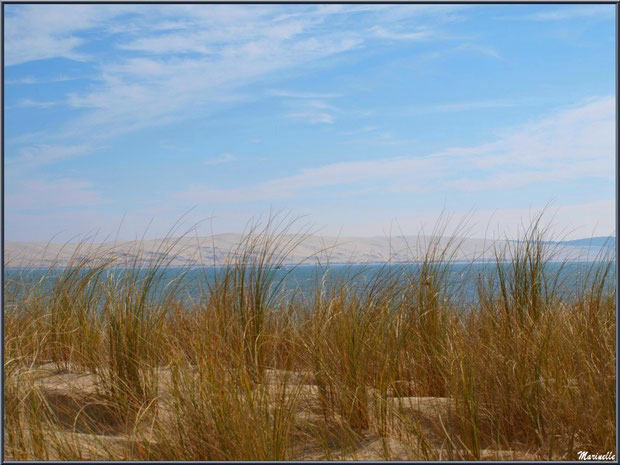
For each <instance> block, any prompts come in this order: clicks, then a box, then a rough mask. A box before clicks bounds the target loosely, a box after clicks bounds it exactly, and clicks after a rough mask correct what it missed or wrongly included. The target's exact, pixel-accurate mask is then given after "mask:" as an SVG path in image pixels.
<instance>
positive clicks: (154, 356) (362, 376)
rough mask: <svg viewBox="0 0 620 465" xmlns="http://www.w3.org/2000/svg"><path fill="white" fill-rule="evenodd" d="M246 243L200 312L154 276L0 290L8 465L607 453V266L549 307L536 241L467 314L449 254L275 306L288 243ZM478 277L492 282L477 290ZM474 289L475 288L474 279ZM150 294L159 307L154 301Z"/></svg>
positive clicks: (440, 252) (546, 251)
mask: <svg viewBox="0 0 620 465" xmlns="http://www.w3.org/2000/svg"><path fill="white" fill-rule="evenodd" d="M288 227H290V226H285V227H283V225H282V224H281V223H277V222H274V221H270V222H268V224H267V225H266V226H265V227H264V228H263V229H259V228H258V227H253V228H251V229H250V231H249V232H248V234H247V236H246V239H245V241H244V242H243V244H242V245H241V246H240V248H239V249H238V250H236V251H233V253H231V256H230V259H229V263H228V265H227V266H224V267H222V269H221V271H220V273H219V274H218V276H217V279H216V280H215V281H214V282H209V283H207V282H206V281H205V282H203V283H202V284H203V286H204V287H203V289H202V293H201V297H200V298H199V299H197V300H192V301H190V300H187V299H184V298H183V294H182V286H183V279H182V277H180V278H177V279H176V280H174V281H173V282H170V283H167V282H164V281H162V280H163V279H164V271H165V267H166V264H167V263H168V262H167V260H168V258H169V253H167V251H169V250H170V249H169V248H170V247H171V243H170V241H168V242H165V244H167V245H166V246H162V250H161V252H162V253H161V254H159V255H158V257H159V258H158V259H156V261H155V262H152V263H150V264H149V265H148V266H141V265H140V264H139V262H138V261H137V259H136V260H135V261H134V262H132V263H125V264H123V265H124V269H123V272H122V273H120V274H119V273H113V272H109V271H110V270H111V268H113V267H114V266H118V265H119V263H118V262H117V261H112V260H110V261H107V262H101V261H97V262H95V261H93V262H89V261H88V260H81V261H75V262H73V263H71V264H70V266H68V267H66V268H65V269H63V270H62V271H61V272H60V274H59V275H58V273H57V272H56V276H54V273H55V272H54V271H53V270H50V271H49V272H48V276H47V278H53V279H47V278H44V279H42V280H41V281H39V282H38V283H31V282H26V281H16V280H12V281H7V282H6V283H5V288H4V297H5V316H4V325H5V326H4V327H5V360H4V375H5V399H4V401H5V416H4V422H5V423H4V425H5V437H4V440H5V454H6V457H5V458H6V459H11V460H46V459H65V460H81V459H108V460H321V459H326V460H331V459H338V460H347V459H352V460H355V459H357V460H377V459H379V460H380V459H388V460H389V459H400V460H439V459H443V460H446V459H448V460H481V459H491V460H519V459H522V460H523V459H524V460H532V459H539V460H545V459H556V460H557V459H564V460H567V459H576V458H577V452H578V451H580V450H586V451H589V452H590V453H596V454H605V453H607V452H609V451H611V452H612V453H614V454H615V453H616V451H615V443H616V424H615V413H616V397H615V392H616V391H615V385H616V371H615V365H616V347H615V334H616V323H615V321H616V313H615V311H616V308H615V299H616V288H615V257H610V256H607V257H601V261H600V263H599V265H597V266H592V267H591V268H590V269H589V279H588V280H584V285H583V286H582V287H581V288H580V289H577V290H574V291H573V292H564V291H562V288H561V283H558V282H556V277H557V276H556V275H555V274H554V273H552V272H550V271H549V270H548V264H549V260H550V259H551V258H552V252H553V250H552V249H550V248H549V246H548V245H546V244H545V243H544V242H543V238H544V230H541V228H539V225H538V222H535V223H534V224H533V226H532V227H531V228H530V229H529V230H527V231H525V233H524V237H523V240H522V241H519V242H514V243H512V245H511V247H510V248H509V249H507V250H502V251H499V250H498V251H496V256H497V262H496V263H495V264H492V267H494V269H495V271H496V273H495V274H490V273H489V274H488V275H487V277H486V278H484V279H482V278H479V279H478V280H477V282H476V283H475V285H476V286H477V300H476V301H469V300H465V299H463V297H462V295H461V294H459V293H458V292H457V291H455V290H454V286H451V285H449V283H448V281H447V280H448V279H449V268H450V266H451V260H450V259H451V257H452V253H453V252H454V251H455V250H456V248H457V247H458V245H459V244H458V242H457V241H456V240H453V241H449V242H448V243H447V245H444V246H442V247H440V246H439V241H438V240H437V238H438V237H439V235H440V234H439V233H440V232H441V231H435V234H434V236H433V237H434V238H435V239H434V240H431V242H430V243H428V244H426V254H425V258H424V259H423V260H422V262H421V263H420V264H419V266H418V267H416V268H414V269H412V268H407V269H401V268H399V267H397V266H386V267H385V268H384V269H383V271H382V272H381V273H378V274H376V276H375V277H374V278H373V279H371V280H370V282H362V281H360V280H357V279H355V276H354V275H352V274H351V275H349V276H347V277H343V278H341V279H340V280H339V281H336V282H332V283H331V284H329V285H328V284H327V283H326V282H320V281H317V283H316V288H315V292H314V295H313V296H311V297H305V298H303V297H300V296H298V298H297V299H295V300H294V301H291V300H290V299H286V298H284V297H282V296H281V294H279V293H278V292H277V291H278V288H279V286H280V285H281V284H282V283H281V281H278V280H276V276H277V274H276V273H275V270H276V269H277V266H278V265H279V264H280V263H282V260H283V259H284V258H285V257H286V255H287V254H289V253H290V252H291V251H292V250H293V249H294V247H295V245H296V244H297V243H298V241H300V240H301V238H302V237H303V236H299V235H298V236H291V235H289V234H287V233H288V232H289V230H288ZM493 276H494V277H493ZM472 279H473V278H472ZM162 289H163V291H162Z"/></svg>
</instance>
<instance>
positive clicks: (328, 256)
mask: <svg viewBox="0 0 620 465" xmlns="http://www.w3.org/2000/svg"><path fill="white" fill-rule="evenodd" d="M242 239H243V237H242V235H240V234H218V235H214V236H212V237H184V238H179V239H162V240H146V241H130V242H119V243H117V244H114V243H112V242H106V243H94V242H91V243H82V244H78V243H66V244H59V243H40V242H6V243H5V265H6V266H9V267H48V266H58V267H63V266H66V265H67V264H68V263H69V262H70V261H71V259H72V258H73V259H78V260H79V259H80V258H83V257H87V256H91V257H92V256H95V257H98V258H102V259H105V258H110V257H116V258H118V259H120V262H119V265H122V264H123V262H124V261H127V262H131V261H133V260H134V259H136V258H138V261H139V262H140V263H141V264H146V263H149V262H151V261H152V260H154V259H157V258H158V257H161V256H163V255H164V254H168V256H169V257H173V258H172V259H171V261H170V262H169V263H167V264H168V266H197V265H222V264H224V263H225V262H226V260H227V258H229V257H231V256H232V255H233V254H234V253H235V251H236V250H237V249H238V248H239V247H240V245H242ZM280 240H283V242H287V241H291V243H294V244H295V247H294V248H292V250H291V252H290V253H289V254H288V255H287V257H286V258H284V259H283V262H282V263H284V264H291V263H301V262H304V263H311V264H312V263H317V261H320V262H321V263H325V262H327V261H328V260H329V262H331V263H373V262H386V261H390V260H391V261H395V262H402V261H409V260H416V259H419V258H421V257H423V256H424V251H425V249H426V248H427V246H428V245H429V244H430V243H431V239H430V238H429V237H428V236H408V237H393V238H387V237H334V236H305V237H302V236H293V235H290V236H285V237H284V238H281V239H280ZM448 242H449V239H448V238H440V239H439V246H440V247H444V246H445V245H446V244H448ZM454 244H455V245H456V247H454V250H455V252H454V255H453V256H452V257H450V258H451V259H453V260H467V261H469V260H474V261H479V260H488V259H492V258H493V257H494V253H493V251H494V249H497V250H502V249H503V248H505V247H506V246H507V245H509V244H508V243H507V242H506V241H493V240H484V239H457V240H456V241H455V242H454ZM600 251H601V248H600V247H586V246H574V245H559V246H554V247H553V258H554V259H557V260H565V259H569V260H588V259H594V258H596V256H597V254H598V253H599V252H600Z"/></svg>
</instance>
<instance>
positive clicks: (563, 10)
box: [498, 5, 614, 21]
mask: <svg viewBox="0 0 620 465" xmlns="http://www.w3.org/2000/svg"><path fill="white" fill-rule="evenodd" d="M545 7H546V8H545V9H546V10H547V11H540V12H538V13H532V14H529V15H515V16H502V17H501V18H498V19H516V20H527V21H565V20H570V19H585V18H592V19H607V20H613V19H614V7H613V6H612V5H574V6H573V5H563V6H562V7H560V8H553V7H550V6H548V5H545Z"/></svg>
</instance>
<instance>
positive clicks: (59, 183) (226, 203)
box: [3, 4, 616, 242]
mask: <svg viewBox="0 0 620 465" xmlns="http://www.w3.org/2000/svg"><path fill="white" fill-rule="evenodd" d="M614 15H615V11H614V5H525V4H522V5H309V4H307V5H156V4H150V5H149V4H144V5H139V4H138V5H135V4H134V5H130V4H121V5H94V4H92V5H43V4H38V5H17V4H5V19H4V21H5V22H4V29H3V30H4V41H5V42H4V92H5V94H4V97H5V100H4V116H5V120H4V125H5V126H4V129H5V133H4V134H5V138H4V147H3V149H4V170H5V171H4V183H5V184H4V189H5V191H4V193H5V196H4V208H5V224H4V232H5V240H9V241H49V240H52V239H53V241H54V242H59V241H68V240H73V239H75V238H76V237H77V238H79V237H84V236H85V235H96V236H97V237H100V238H102V239H104V238H106V237H109V236H110V235H114V236H118V237H119V238H121V239H125V240H131V239H135V238H140V237H142V236H143V235H145V237H149V238H157V237H162V236H164V235H166V234H168V233H169V232H170V229H171V227H173V225H175V222H177V221H179V220H180V224H177V229H176V230H175V231H181V229H183V231H186V230H187V229H188V228H190V227H191V226H192V225H195V224H198V229H197V232H196V233H198V234H201V235H204V234H211V233H224V232H241V231H243V230H244V228H245V227H246V226H247V224H248V222H249V221H251V220H252V219H257V218H263V219H264V218H266V217H268V216H269V214H270V212H285V213H287V214H288V215H289V216H290V217H294V218H297V217H300V220H299V221H298V224H300V223H299V222H301V224H304V225H310V226H311V228H312V230H313V231H314V232H316V233H318V234H323V235H338V234H339V235H341V236H385V235H395V234H396V235H401V234H406V235H409V234H417V233H419V232H421V231H428V230H430V229H432V226H433V224H435V223H436V221H437V219H438V218H439V217H440V216H441V214H442V212H443V216H444V218H445V217H449V218H451V221H450V225H456V224H457V223H458V224H460V222H461V221H462V220H463V219H465V220H466V222H467V225H468V234H469V235H470V236H473V237H489V236H492V235H501V236H503V235H506V236H509V237H511V235H514V234H518V231H519V230H520V225H521V224H523V223H528V221H529V220H530V219H531V218H532V217H533V216H535V215H537V214H538V213H539V212H540V211H541V210H542V209H544V208H546V210H545V211H546V213H545V217H544V218H545V221H546V222H548V223H549V224H550V226H551V232H552V234H553V235H554V237H557V238H567V239H570V238H580V237H590V236H593V235H594V236H597V235H609V234H614V233H615V201H614V198H615V169H616V165H615V99H616V95H615V33H616V32H615V20H614ZM450 227H451V226H450ZM179 228H180V229H179ZM184 228H185V229H184Z"/></svg>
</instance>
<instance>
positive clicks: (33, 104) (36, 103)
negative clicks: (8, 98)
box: [13, 99, 63, 108]
mask: <svg viewBox="0 0 620 465" xmlns="http://www.w3.org/2000/svg"><path fill="white" fill-rule="evenodd" d="M62 104H63V102H53V101H49V102H45V101H41V100H31V99H22V100H20V101H19V102H17V103H16V104H15V105H13V107H17V108H19V107H21V108H51V107H54V106H56V105H62Z"/></svg>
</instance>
